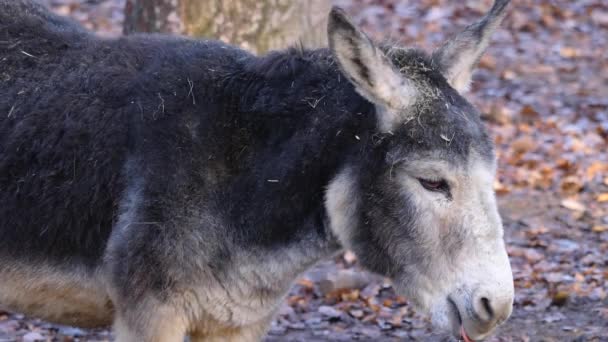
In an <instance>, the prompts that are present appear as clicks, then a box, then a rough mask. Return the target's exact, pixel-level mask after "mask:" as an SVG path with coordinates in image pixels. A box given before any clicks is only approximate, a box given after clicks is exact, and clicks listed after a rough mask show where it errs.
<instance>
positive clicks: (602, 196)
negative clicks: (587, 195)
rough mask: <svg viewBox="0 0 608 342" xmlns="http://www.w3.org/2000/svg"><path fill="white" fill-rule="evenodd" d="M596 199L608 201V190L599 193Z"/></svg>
mask: <svg viewBox="0 0 608 342" xmlns="http://www.w3.org/2000/svg"><path fill="white" fill-rule="evenodd" d="M595 200H596V201H598V202H600V203H601V202H608V192H605V193H603V194H599V195H597V197H596V198H595Z"/></svg>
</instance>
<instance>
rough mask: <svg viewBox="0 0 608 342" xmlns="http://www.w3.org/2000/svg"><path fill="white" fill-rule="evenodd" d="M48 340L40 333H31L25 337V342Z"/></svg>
mask: <svg viewBox="0 0 608 342" xmlns="http://www.w3.org/2000/svg"><path fill="white" fill-rule="evenodd" d="M45 340H46V339H45V338H44V336H42V335H41V334H40V333H37V332H35V331H32V332H29V333H27V334H25V335H23V342H37V341H45Z"/></svg>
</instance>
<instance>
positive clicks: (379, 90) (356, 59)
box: [327, 7, 414, 109]
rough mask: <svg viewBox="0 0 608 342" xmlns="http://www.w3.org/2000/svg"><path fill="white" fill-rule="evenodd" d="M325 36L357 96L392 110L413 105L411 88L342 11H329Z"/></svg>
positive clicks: (336, 8)
mask: <svg viewBox="0 0 608 342" xmlns="http://www.w3.org/2000/svg"><path fill="white" fill-rule="evenodd" d="M327 35H328V41H329V48H330V49H331V51H332V53H333V55H334V57H335V58H336V60H337V62H338V65H339V66H340V69H341V70H342V73H343V74H344V75H345V76H346V77H348V79H349V81H350V82H351V83H353V84H354V86H355V88H356V89H357V91H358V92H359V94H361V95H362V96H363V97H365V98H366V99H367V100H369V101H371V102H373V103H375V104H377V105H381V106H385V107H388V108H394V109H397V108H403V107H406V106H407V105H408V104H409V103H410V102H412V101H413V95H414V92H413V91H414V88H413V87H412V86H411V85H410V84H409V82H408V81H407V80H406V79H405V78H403V77H402V76H401V74H400V73H399V71H398V70H396V68H395V67H394V66H393V64H392V63H391V62H390V61H389V59H388V58H387V57H386V56H385V55H384V53H383V52H382V51H380V50H379V49H378V48H377V47H376V46H375V45H374V43H373V42H372V41H371V40H370V39H369V38H368V37H367V35H365V33H363V32H362V31H361V30H359V29H358V28H357V27H356V26H355V25H354V24H353V23H352V22H351V21H350V20H349V18H348V16H347V15H346V13H345V12H344V10H342V9H341V8H338V7H333V8H332V10H331V12H330V14H329V21H328V25H327Z"/></svg>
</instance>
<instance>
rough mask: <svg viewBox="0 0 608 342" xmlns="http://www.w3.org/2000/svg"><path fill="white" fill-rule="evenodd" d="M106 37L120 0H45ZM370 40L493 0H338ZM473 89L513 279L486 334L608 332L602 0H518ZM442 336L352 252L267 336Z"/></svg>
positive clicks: (435, 24) (607, 83) (322, 268)
mask: <svg viewBox="0 0 608 342" xmlns="http://www.w3.org/2000/svg"><path fill="white" fill-rule="evenodd" d="M43 2H45V3H47V4H48V5H50V6H51V8H52V9H53V10H55V11H57V12H58V13H61V14H64V15H69V16H72V17H74V18H75V19H76V20H78V21H80V22H82V23H83V24H84V25H86V26H87V27H89V28H91V29H93V30H96V31H98V32H100V34H103V35H105V36H115V35H117V34H119V33H120V32H121V26H120V25H121V21H122V6H123V2H122V1H121V0H88V1H85V0H81V1H78V0H44V1H43ZM336 2H337V3H339V4H340V5H341V6H343V7H345V8H346V9H347V10H348V11H349V12H350V13H351V14H352V15H353V16H354V17H355V19H356V20H357V21H358V22H359V23H361V24H362V25H363V27H364V28H365V30H366V31H367V32H368V33H369V34H370V35H371V36H373V37H375V38H377V39H386V38H388V39H389V40H390V41H392V42H399V43H401V44H406V45H417V46H420V47H424V48H427V49H428V48H432V47H433V46H436V45H437V44H438V43H440V42H441V41H442V40H443V39H445V37H446V35H448V34H450V33H451V32H454V31H455V29H456V28H459V27H462V26H463V25H466V24H467V23H470V22H472V20H474V19H475V18H478V17H479V16H480V15H481V14H482V13H483V11H484V10H485V9H487V8H488V7H489V6H490V4H491V1H489V0H464V1H448V0H423V1H417V2H412V1H410V2H406V1H397V0H338V1H336ZM467 96H468V98H469V99H470V100H471V101H472V102H473V103H474V104H475V105H477V106H478V107H479V108H480V109H481V111H482V112H483V113H484V119H485V120H486V122H487V124H488V126H489V128H490V130H491V133H492V134H493V136H494V137H495V141H496V144H497V152H498V157H499V161H498V163H499V172H498V177H497V181H496V184H495V190H496V192H497V194H498V200H499V207H500V210H501V214H502V216H503V220H504V225H505V239H506V242H507V245H508V252H509V254H510V257H511V263H512V266H513V273H514V278H515V284H516V297H515V303H514V312H513V315H512V317H511V318H510V320H508V321H507V322H506V323H505V324H504V325H503V326H502V327H500V329H499V331H498V332H497V334H496V335H495V336H494V337H491V338H489V339H488V340H489V341H608V3H607V2H606V1H604V0H580V1H559V0H558V1H542V0H518V1H514V3H513V4H512V6H511V13H510V14H509V16H508V17H507V18H506V20H505V23H504V25H503V26H502V28H501V29H500V30H499V32H497V34H496V35H495V39H494V40H493V43H492V46H491V47H490V49H489V50H488V53H487V54H486V56H484V57H483V58H482V60H481V61H480V67H479V70H478V71H477V73H476V75H475V78H474V83H473V86H472V89H471V92H470V94H468V95H467ZM22 340H23V341H38V340H57V341H72V340H79V341H85V340H86V341H107V340H112V335H111V333H110V332H108V331H107V330H94V331H91V330H81V329H77V328H72V327H64V326H57V325H53V324H49V323H46V322H43V321H39V320H35V319H30V318H27V317H23V316H22V315H19V314H15V313H1V312H0V342H5V341H22ZM351 340H362V341H372V340H373V341H393V340H395V341H397V340H416V341H450V338H449V337H447V336H445V335H442V334H439V333H437V332H435V331H433V330H432V328H431V326H430V324H429V322H428V319H427V318H426V317H425V316H424V315H421V314H419V313H416V312H415V311H414V310H413V309H412V308H411V307H410V306H408V301H407V299H406V298H402V297H399V296H397V295H396V294H395V293H394V292H393V290H392V287H391V285H390V282H388V281H387V280H385V279H382V278H380V277H378V276H375V275H372V274H369V273H367V272H365V271H362V270H360V269H359V268H358V266H357V262H356V258H355V257H354V256H353V255H352V254H350V253H346V254H345V255H343V256H341V257H339V258H336V259H335V260H330V261H327V262H324V263H322V264H320V265H318V266H317V267H315V268H314V269H313V270H311V271H310V272H308V273H307V274H306V275H304V276H303V277H302V278H301V279H300V280H298V281H297V283H296V284H295V285H294V287H293V289H292V290H291V292H290V294H289V295H288V297H287V298H286V301H285V303H284V304H283V306H282V308H281V310H280V312H279V315H278V316H277V318H276V320H275V321H274V322H273V325H272V327H271V329H270V331H269V334H268V336H267V338H266V341H269V342H270V341H273V342H274V341H351Z"/></svg>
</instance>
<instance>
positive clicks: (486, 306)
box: [481, 297, 494, 319]
mask: <svg viewBox="0 0 608 342" xmlns="http://www.w3.org/2000/svg"><path fill="white" fill-rule="evenodd" d="M481 305H482V307H483V308H484V310H485V311H486V313H487V314H488V316H489V318H490V319H492V318H494V310H493V309H492V306H491V305H490V300H489V299H488V298H486V297H481Z"/></svg>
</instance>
